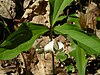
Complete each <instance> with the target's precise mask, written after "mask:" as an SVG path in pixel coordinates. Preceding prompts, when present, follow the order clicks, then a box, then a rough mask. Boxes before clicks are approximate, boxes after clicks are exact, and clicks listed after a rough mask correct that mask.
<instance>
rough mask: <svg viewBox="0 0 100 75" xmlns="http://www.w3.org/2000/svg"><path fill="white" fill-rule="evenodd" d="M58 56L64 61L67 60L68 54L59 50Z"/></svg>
mask: <svg viewBox="0 0 100 75" xmlns="http://www.w3.org/2000/svg"><path fill="white" fill-rule="evenodd" d="M56 58H57V59H59V60H60V61H62V62H63V61H65V60H66V59H67V56H66V55H65V53H64V52H59V53H58V54H57V56H56Z"/></svg>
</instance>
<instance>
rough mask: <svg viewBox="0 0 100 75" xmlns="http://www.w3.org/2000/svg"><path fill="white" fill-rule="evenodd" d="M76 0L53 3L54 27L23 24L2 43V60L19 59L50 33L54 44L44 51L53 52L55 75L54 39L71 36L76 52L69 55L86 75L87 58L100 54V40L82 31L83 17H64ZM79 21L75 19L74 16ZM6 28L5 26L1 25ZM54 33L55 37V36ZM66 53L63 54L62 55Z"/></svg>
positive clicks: (50, 0) (0, 46)
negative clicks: (18, 57)
mask: <svg viewBox="0 0 100 75" xmlns="http://www.w3.org/2000/svg"><path fill="white" fill-rule="evenodd" d="M72 2H73V0H49V4H50V15H49V17H50V28H48V27H47V26H45V25H42V24H35V23H30V22H26V23H22V25H21V26H20V27H19V29H18V30H17V31H15V32H13V33H11V34H10V35H9V36H8V37H7V38H6V39H5V40H2V41H1V42H0V60H9V59H13V58H15V57H17V56H18V55H19V54H20V53H21V52H23V51H27V50H29V49H30V48H31V47H32V44H33V43H34V41H35V40H36V39H37V38H39V37H40V36H41V35H43V34H44V33H46V32H49V35H48V36H49V37H50V39H51V41H50V42H49V43H48V44H47V45H46V46H45V47H44V51H51V53H52V58H53V60H52V64H53V75H55V67H54V53H55V50H54V40H53V36H54V34H56V35H62V36H64V37H66V36H67V37H69V38H70V39H71V42H72V43H73V45H72V47H73V50H72V51H71V52H70V53H69V54H70V56H73V57H74V58H75V60H76V67H77V69H78V73H79V75H85V70H86V64H87V61H88V60H87V59H86V55H87V54H90V55H100V42H99V41H100V39H99V38H98V37H97V36H96V35H94V34H93V35H92V34H91V35H89V34H88V33H86V32H85V31H84V30H82V29H81V26H80V23H79V18H78V17H77V18H76V19H73V16H75V15H73V16H70V15H69V16H66V15H65V16H62V15H61V14H62V12H63V10H64V9H65V8H66V7H67V6H69V5H70V4H71V3H72ZM66 17H68V20H69V21H71V22H74V23H73V24H72V23H71V24H70V23H64V24H62V25H57V23H56V22H57V21H58V20H63V19H64V18H66ZM74 18H75V17H74ZM0 25H3V26H4V23H0ZM53 33H54V34H53ZM58 47H59V50H60V49H64V45H63V44H62V43H61V42H58ZM62 54H63V53H62Z"/></svg>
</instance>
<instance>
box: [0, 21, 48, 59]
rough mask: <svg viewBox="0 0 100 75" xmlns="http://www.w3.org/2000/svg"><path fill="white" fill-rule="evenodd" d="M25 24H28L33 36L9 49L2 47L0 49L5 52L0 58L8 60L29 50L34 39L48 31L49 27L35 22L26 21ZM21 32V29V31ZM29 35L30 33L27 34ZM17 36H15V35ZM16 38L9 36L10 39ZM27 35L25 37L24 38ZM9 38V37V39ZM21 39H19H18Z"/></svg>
mask: <svg viewBox="0 0 100 75" xmlns="http://www.w3.org/2000/svg"><path fill="white" fill-rule="evenodd" d="M23 25H27V27H28V28H29V30H30V31H31V32H32V37H31V38H30V39H29V40H28V41H25V42H23V43H21V44H19V45H18V46H17V47H15V48H12V49H9V48H0V50H3V52H1V53H0V60H8V59H12V58H15V57H16V56H17V55H18V54H20V53H21V52H22V51H27V50H29V49H30V48H31V47H32V44H33V43H34V41H35V40H36V39H37V38H38V37H39V36H41V35H42V34H44V33H45V32H47V31H48V28H47V27H46V26H42V25H38V24H33V23H24V24H23ZM20 32H21V31H20ZM27 35H28V34H27ZM14 38H15V37H14ZM14 38H9V39H10V40H12V39H14ZM24 38H26V37H23V39H24ZM7 40H8V39H7ZM17 41H19V40H17Z"/></svg>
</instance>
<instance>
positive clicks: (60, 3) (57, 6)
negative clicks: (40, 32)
mask: <svg viewBox="0 0 100 75" xmlns="http://www.w3.org/2000/svg"><path fill="white" fill-rule="evenodd" d="M72 1H73V0H49V3H50V22H51V25H54V24H55V22H56V21H57V19H58V17H59V15H60V14H61V13H62V12H63V10H64V8H65V7H66V6H68V5H69V4H70V3H71V2H72Z"/></svg>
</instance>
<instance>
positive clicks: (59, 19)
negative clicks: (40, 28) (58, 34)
mask: <svg viewBox="0 0 100 75" xmlns="http://www.w3.org/2000/svg"><path fill="white" fill-rule="evenodd" d="M64 18H66V16H60V17H58V19H57V21H61V20H63V19H64Z"/></svg>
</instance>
